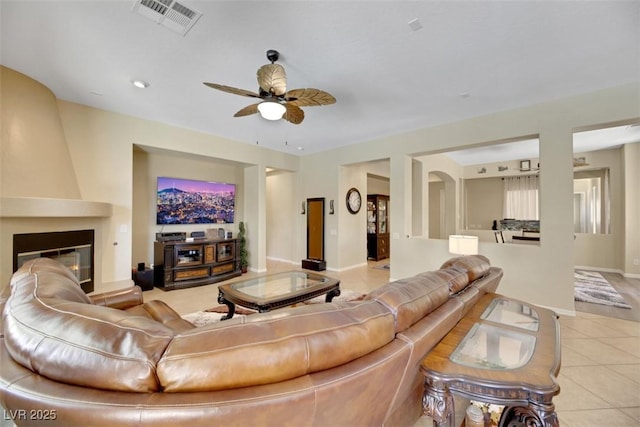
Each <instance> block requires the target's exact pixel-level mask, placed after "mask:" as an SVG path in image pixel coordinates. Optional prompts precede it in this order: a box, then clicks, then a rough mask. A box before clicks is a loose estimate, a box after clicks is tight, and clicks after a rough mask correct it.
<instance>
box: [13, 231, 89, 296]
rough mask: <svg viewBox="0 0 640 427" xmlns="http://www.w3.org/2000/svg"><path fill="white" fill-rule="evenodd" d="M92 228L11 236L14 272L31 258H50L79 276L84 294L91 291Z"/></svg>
mask: <svg viewBox="0 0 640 427" xmlns="http://www.w3.org/2000/svg"><path fill="white" fill-rule="evenodd" d="M94 235H95V232H94V230H74V231H59V232H50V233H26V234H14V235H13V271H14V272H15V271H16V270H17V269H18V268H20V266H22V264H24V263H25V262H27V261H28V260H31V259H34V258H42V257H44V258H53V259H55V260H57V261H59V262H60V263H62V264H63V265H65V266H67V267H68V268H69V269H70V270H71V271H72V272H73V273H74V274H75V275H76V277H77V278H78V281H79V282H80V286H81V287H82V290H83V291H84V292H85V293H90V292H93V290H94V280H93V279H94V276H93V271H94V248H93V245H94Z"/></svg>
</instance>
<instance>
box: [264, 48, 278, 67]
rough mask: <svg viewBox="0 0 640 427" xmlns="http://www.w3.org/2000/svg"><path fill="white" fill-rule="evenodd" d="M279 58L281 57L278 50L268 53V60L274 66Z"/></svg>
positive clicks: (271, 50)
mask: <svg viewBox="0 0 640 427" xmlns="http://www.w3.org/2000/svg"><path fill="white" fill-rule="evenodd" d="M279 57H280V53H279V52H278V51H277V50H274V49H269V50H268V51H267V59H268V60H269V61H271V63H272V64H273V63H274V62H276V61H277V60H278V58H279Z"/></svg>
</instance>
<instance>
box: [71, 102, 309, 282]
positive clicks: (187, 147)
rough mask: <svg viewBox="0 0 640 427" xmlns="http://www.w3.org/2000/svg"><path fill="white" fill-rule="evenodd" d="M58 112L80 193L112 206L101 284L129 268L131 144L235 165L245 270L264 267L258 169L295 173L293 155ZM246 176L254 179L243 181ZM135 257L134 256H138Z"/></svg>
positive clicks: (130, 120) (106, 115) (78, 111)
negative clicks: (245, 237) (246, 257)
mask: <svg viewBox="0 0 640 427" xmlns="http://www.w3.org/2000/svg"><path fill="white" fill-rule="evenodd" d="M59 109H60V115H61V118H62V122H63V126H64V129H65V134H66V137H67V143H68V145H69V150H70V152H71V157H72V160H73V164H74V167H75V169H76V175H77V178H78V184H79V186H80V189H81V193H82V194H83V196H84V197H87V198H88V199H90V200H96V201H108V202H110V203H112V205H113V215H112V217H111V219H110V220H108V221H106V223H105V226H104V229H103V233H104V235H105V237H104V239H103V242H102V244H103V247H102V248H101V253H102V259H101V261H102V271H103V277H102V279H103V282H110V281H116V280H123V279H127V278H128V277H130V274H131V273H130V269H131V266H132V265H134V264H135V263H136V262H137V260H136V259H135V258H134V257H133V235H132V227H133V151H134V150H133V147H134V145H139V146H143V147H147V148H148V149H151V150H156V151H157V152H162V151H163V150H166V151H169V152H173V153H176V154H177V155H179V154H183V155H184V154H189V155H190V156H192V157H194V156H201V157H203V158H205V159H218V160H217V161H219V162H232V163H236V164H240V165H242V167H241V171H239V172H238V173H240V174H242V180H243V185H244V187H243V189H244V194H243V196H242V200H241V201H239V203H240V205H241V210H240V211H238V212H237V213H236V215H237V218H238V220H244V221H246V222H247V229H248V233H249V236H248V243H249V253H250V258H249V263H250V265H251V266H252V267H255V269H256V270H263V269H264V268H265V256H266V254H265V247H266V246H265V235H264V233H265V228H266V224H265V220H264V218H265V181H266V176H265V169H266V168H267V167H274V168H280V169H288V170H296V169H297V167H298V158H297V157H296V156H292V155H288V154H285V153H280V152H274V151H272V150H268V149H265V148H262V147H257V146H255V145H252V144H241V143H237V142H233V141H229V140H226V139H223V138H219V137H215V136H211V135H206V134H203V133H200V132H195V131H191V130H187V129H182V128H177V127H173V126H169V125H165V124H162V123H157V122H152V121H148V120H142V119H138V118H134V117H129V116H124V115H121V114H115V113H111V112H107V111H103V110H97V109H93V108H90V107H87V106H83V105H79V104H74V103H69V102H65V101H59ZM231 146H233V149H230V147H231ZM204 162H205V163H204V164H205V165H206V162H207V160H204ZM194 164H197V163H194ZM189 167H190V166H185V168H186V169H188V168H189ZM252 168H254V169H252ZM248 170H252V171H253V172H254V173H251V174H250V175H249V177H250V180H249V181H247V171H248ZM260 171H261V172H260ZM237 179H238V180H239V179H240V178H239V177H238V178H237ZM147 214H148V211H147ZM154 222H155V221H154ZM151 228H154V226H153V225H152V226H151ZM296 250H297V248H296ZM143 252H144V250H142V251H141V252H136V254H139V255H138V256H140V257H142V256H144V253H143Z"/></svg>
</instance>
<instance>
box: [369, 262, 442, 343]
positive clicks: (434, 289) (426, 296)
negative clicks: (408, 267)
mask: <svg viewBox="0 0 640 427" xmlns="http://www.w3.org/2000/svg"><path fill="white" fill-rule="evenodd" d="M448 298H449V287H448V285H447V281H446V280H445V279H444V278H443V277H440V276H439V275H437V274H435V273H434V272H428V273H422V274H419V275H417V276H414V277H410V278H408V279H402V280H397V281H395V282H391V283H387V284H386V285H384V286H381V287H380V288H378V289H375V290H373V291H371V292H369V294H367V296H366V297H365V300H374V301H377V302H379V303H380V304H382V305H383V306H385V307H386V308H387V309H388V310H389V311H390V312H391V313H393V316H394V318H395V332H396V333H397V332H401V331H404V330H405V329H407V328H408V327H410V326H411V325H413V324H414V323H416V322H417V321H419V320H420V319H422V318H423V317H424V316H426V315H427V314H429V313H431V312H432V311H433V310H435V309H436V308H438V307H440V306H441V305H442V304H444V302H445V301H447V299H448Z"/></svg>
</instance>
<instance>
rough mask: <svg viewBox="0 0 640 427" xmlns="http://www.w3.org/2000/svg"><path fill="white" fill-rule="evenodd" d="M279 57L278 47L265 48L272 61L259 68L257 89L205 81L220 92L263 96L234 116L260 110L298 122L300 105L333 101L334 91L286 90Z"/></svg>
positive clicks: (270, 117)
mask: <svg viewBox="0 0 640 427" xmlns="http://www.w3.org/2000/svg"><path fill="white" fill-rule="evenodd" d="M279 57H280V54H279V53H278V51H277V50H273V49H269V50H268V51H267V59H268V60H269V61H271V64H266V65H263V66H262V67H260V68H259V69H258V73H257V78H258V86H259V91H258V93H256V92H252V91H250V90H244V89H238V88H235V87H231V86H225V85H220V84H217V83H207V82H204V84H205V85H206V86H209V87H210V88H213V89H218V90H221V91H223V92H228V93H233V94H235V95H242V96H248V97H250V98H258V99H261V100H262V101H260V102H258V103H257V104H251V105H248V106H246V107H244V108H243V109H241V110H240V111H238V112H237V113H235V114H234V115H233V117H243V116H249V115H251V114H256V113H258V112H259V113H260V115H261V116H262V117H263V118H265V119H267V120H279V119H285V120H287V121H288V122H291V123H293V124H296V125H298V124H300V123H302V121H303V120H304V111H302V109H301V108H300V107H312V106H316V105H329V104H335V102H336V99H335V98H334V97H333V95H331V94H330V93H327V92H325V91H323V90H320V89H313V88H306V89H292V90H290V91H287V75H286V73H285V71H284V68H283V67H282V65H280V64H276V63H275V62H276V61H277V60H278V58H279Z"/></svg>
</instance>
